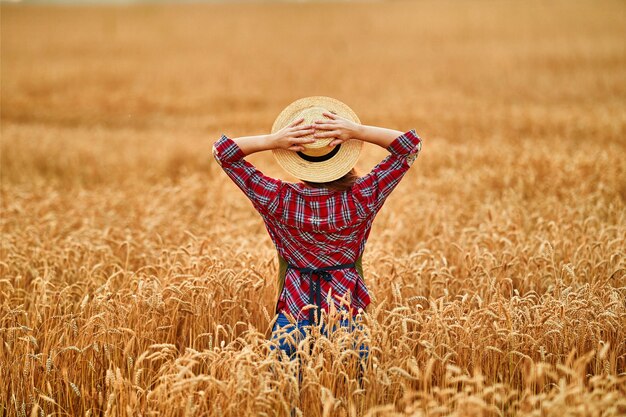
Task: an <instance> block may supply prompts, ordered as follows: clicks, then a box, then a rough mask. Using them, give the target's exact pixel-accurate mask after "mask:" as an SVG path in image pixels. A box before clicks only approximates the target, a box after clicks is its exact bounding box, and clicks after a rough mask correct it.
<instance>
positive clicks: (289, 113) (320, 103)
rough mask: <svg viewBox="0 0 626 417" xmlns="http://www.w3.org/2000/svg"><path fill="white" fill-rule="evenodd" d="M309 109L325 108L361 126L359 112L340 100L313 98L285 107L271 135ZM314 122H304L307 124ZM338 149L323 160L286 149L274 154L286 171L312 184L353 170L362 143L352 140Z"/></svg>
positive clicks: (335, 177) (327, 180)
mask: <svg viewBox="0 0 626 417" xmlns="http://www.w3.org/2000/svg"><path fill="white" fill-rule="evenodd" d="M310 107H322V108H324V109H326V110H327V111H329V112H333V113H335V114H337V115H338V116H340V117H343V118H345V119H348V120H350V121H353V122H355V123H358V124H361V121H360V120H359V118H358V116H357V115H356V113H354V111H353V110H352V109H351V108H350V107H348V106H347V105H346V104H344V103H342V102H341V101H339V100H337V99H334V98H331V97H325V96H311V97H305V98H301V99H299V100H296V101H294V102H293V103H291V104H289V105H288V106H287V107H285V108H284V109H283V110H282V111H281V112H280V114H279V115H278V117H277V118H276V120H275V121H274V124H273V126H272V133H275V132H277V131H279V130H281V129H282V128H283V127H285V126H287V125H288V124H290V123H292V122H293V121H294V120H295V119H296V117H297V116H298V115H299V114H300V113H302V112H303V110H305V109H308V108H310ZM320 116H321V115H320ZM311 122H312V121H305V123H311ZM328 142H330V140H328ZM337 146H338V147H339V149H338V151H337V152H336V154H335V155H334V156H332V157H331V158H329V159H327V160H324V161H308V160H306V159H304V158H302V157H300V155H299V154H298V152H295V151H291V150H286V149H274V150H273V155H274V157H275V158H276V161H277V162H278V164H279V165H280V166H281V167H282V168H283V169H284V170H285V171H287V172H289V173H290V174H292V175H293V176H295V177H296V178H298V179H301V180H304V181H310V182H329V181H334V180H336V179H338V178H341V177H342V176H344V175H345V174H347V173H348V172H349V171H350V170H351V169H352V168H353V167H354V165H355V164H356V162H357V161H358V159H359V155H360V153H361V149H362V147H363V142H362V141H360V140H356V139H350V140H347V141H345V142H343V143H342V144H341V145H337Z"/></svg>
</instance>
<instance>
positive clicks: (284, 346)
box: [270, 313, 369, 384]
mask: <svg viewBox="0 0 626 417" xmlns="http://www.w3.org/2000/svg"><path fill="white" fill-rule="evenodd" d="M337 324H338V325H340V326H341V327H345V328H349V330H350V331H353V330H354V329H355V327H357V328H359V329H362V326H361V325H360V324H359V323H358V322H357V321H355V320H354V319H353V320H352V323H350V320H349V319H344V320H340V321H339V322H338V323H337ZM337 324H335V326H336V325H337ZM351 324H352V326H351ZM296 325H297V329H298V330H297V332H296V331H295V330H296ZM296 325H294V324H292V323H290V322H289V319H288V318H287V316H285V315H284V314H283V313H279V314H278V318H277V319H276V322H275V323H274V327H273V328H272V337H271V340H272V342H274V343H272V344H271V345H270V349H271V350H276V349H280V350H282V351H283V352H285V353H286V354H287V357H288V358H289V359H290V360H293V359H295V358H294V356H295V352H296V349H297V344H298V343H299V342H300V341H302V339H304V338H305V337H306V332H307V326H309V320H300V321H298V322H297V323H296ZM282 329H284V330H282ZM333 329H336V327H334V328H333ZM320 330H321V333H322V334H323V335H325V336H327V335H328V334H327V332H326V330H327V329H326V323H322V326H321V329H320ZM286 334H289V335H290V336H291V337H292V338H293V339H294V341H295V345H293V344H292V343H291V341H290V340H289V339H288V338H287V337H286ZM353 348H354V349H355V350H356V344H355V345H354V346H353ZM358 352H359V357H360V359H361V360H360V367H359V373H358V376H357V377H358V380H359V384H360V383H361V377H362V373H363V372H364V371H365V364H364V362H366V361H367V359H368V357H369V349H368V347H367V346H366V345H365V344H361V346H360V347H359V349H358ZM298 359H299V358H298ZM299 381H300V382H302V373H300V375H299Z"/></svg>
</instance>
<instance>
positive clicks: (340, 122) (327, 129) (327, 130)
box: [313, 112, 359, 147]
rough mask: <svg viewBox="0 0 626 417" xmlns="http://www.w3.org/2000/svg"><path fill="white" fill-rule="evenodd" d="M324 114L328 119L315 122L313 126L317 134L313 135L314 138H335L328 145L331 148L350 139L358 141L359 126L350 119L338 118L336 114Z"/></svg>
mask: <svg viewBox="0 0 626 417" xmlns="http://www.w3.org/2000/svg"><path fill="white" fill-rule="evenodd" d="M322 114H323V115H324V116H326V117H327V118H328V119H325V120H316V121H315V123H314V124H313V127H314V128H315V130H316V132H315V134H314V135H313V137H314V138H316V139H322V138H334V139H333V140H332V141H331V142H330V143H329V144H328V146H330V147H333V146H335V145H339V144H340V143H343V142H345V141H347V140H349V139H358V138H357V133H358V130H359V125H358V124H356V123H354V122H352V121H350V120H348V119H344V118H343V117H341V116H337V115H336V114H334V113H330V112H324V113H322ZM320 131H321V132H320Z"/></svg>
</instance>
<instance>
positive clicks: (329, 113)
mask: <svg viewBox="0 0 626 417" xmlns="http://www.w3.org/2000/svg"><path fill="white" fill-rule="evenodd" d="M322 114H323V115H324V116H326V117H330V118H331V119H333V120H334V119H336V118H337V115H336V114H335V113H331V112H328V111H325V112H323V113H322Z"/></svg>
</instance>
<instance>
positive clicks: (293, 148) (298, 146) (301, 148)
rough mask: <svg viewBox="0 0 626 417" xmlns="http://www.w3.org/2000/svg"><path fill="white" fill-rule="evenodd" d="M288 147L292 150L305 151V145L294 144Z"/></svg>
mask: <svg viewBox="0 0 626 417" xmlns="http://www.w3.org/2000/svg"><path fill="white" fill-rule="evenodd" d="M287 149H289V150H290V151H303V150H304V146H300V145H292V146H290V147H288V148H287Z"/></svg>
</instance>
